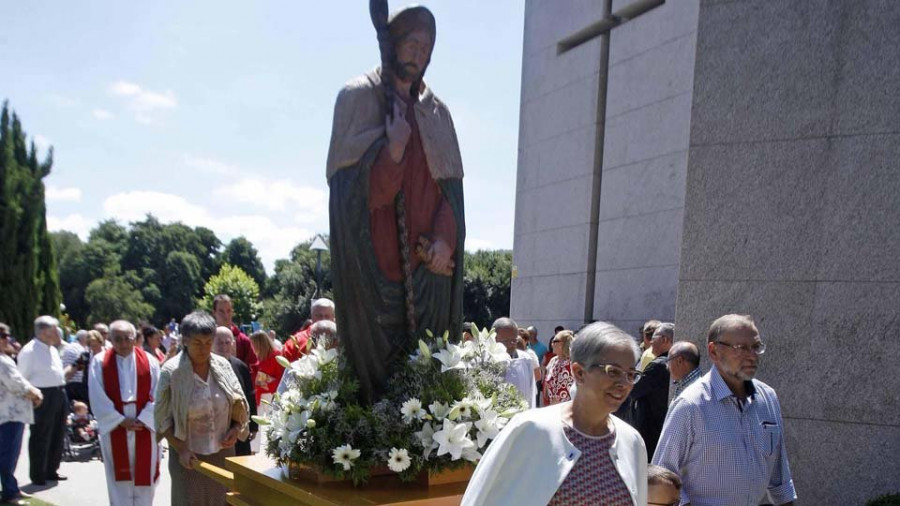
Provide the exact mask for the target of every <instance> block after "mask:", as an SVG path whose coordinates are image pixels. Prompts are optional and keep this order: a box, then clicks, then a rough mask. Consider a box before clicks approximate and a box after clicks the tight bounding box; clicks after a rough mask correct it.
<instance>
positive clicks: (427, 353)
mask: <svg viewBox="0 0 900 506" xmlns="http://www.w3.org/2000/svg"><path fill="white" fill-rule="evenodd" d="M419 353H420V354H421V356H423V357H425V358H431V350H430V349H428V345H427V344H425V341H423V340H421V339H419Z"/></svg>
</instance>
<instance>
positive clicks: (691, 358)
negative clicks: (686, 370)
mask: <svg viewBox="0 0 900 506" xmlns="http://www.w3.org/2000/svg"><path fill="white" fill-rule="evenodd" d="M675 357H684V359H685V360H687V361H688V363H689V364H691V365H692V366H694V367H699V366H700V352H699V351H698V350H697V346H696V345H695V344H694V343H692V342H689V341H678V342H677V343H675V344H674V345H672V349H670V350H669V360H672V359H674V358H675Z"/></svg>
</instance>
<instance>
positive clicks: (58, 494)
mask: <svg viewBox="0 0 900 506" xmlns="http://www.w3.org/2000/svg"><path fill="white" fill-rule="evenodd" d="M28 438H29V431H28V426H27V425H26V426H25V436H24V438H23V442H22V452H21V454H20V455H19V463H18V467H16V479H18V480H19V488H21V489H22V490H23V491H25V492H27V493H29V494H33V495H34V496H35V497H37V498H38V499H41V500H43V501H46V502H49V503H51V504H54V505H57V506H101V505H104V504H109V497H108V495H107V493H106V473H105V471H104V470H103V463H102V462H100V460H98V459H96V458H94V459H92V460H90V461H85V462H65V461H64V462H63V463H62V465H61V466H60V467H59V473H60V474H62V475H64V476H68V477H69V479H68V480H66V481H61V482H59V483H54V482H47V485H45V486H43V487H38V486H36V485H32V484H31V480H30V479H29V478H28ZM254 446H255V445H254ZM254 449H255V448H254ZM168 466H169V459H168V452H166V453H165V454H164V456H163V461H162V462H161V463H160V469H159V475H160V476H159V484H158V485H157V486H156V494H155V495H154V500H153V504H154V505H158V506H168V505H169V504H171V500H170V498H171V482H170V480H169V467H168Z"/></svg>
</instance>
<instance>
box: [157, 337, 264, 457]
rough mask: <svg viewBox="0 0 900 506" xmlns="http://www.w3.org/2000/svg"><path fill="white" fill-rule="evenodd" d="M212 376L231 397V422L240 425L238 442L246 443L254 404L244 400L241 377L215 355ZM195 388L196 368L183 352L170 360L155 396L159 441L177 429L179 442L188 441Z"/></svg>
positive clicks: (210, 372)
mask: <svg viewBox="0 0 900 506" xmlns="http://www.w3.org/2000/svg"><path fill="white" fill-rule="evenodd" d="M209 374H210V376H211V378H212V379H213V381H215V382H216V384H217V385H218V386H219V388H221V389H222V391H223V392H225V395H227V396H229V397H231V401H232V402H231V420H232V421H234V422H237V423H239V424H240V426H241V431H240V433H239V434H238V439H240V440H241V441H245V440H246V439H247V437H248V436H249V435H250V405H249V404H247V399H245V398H244V392H243V390H242V389H241V384H240V382H239V381H238V379H237V376H235V375H234V370H233V369H232V368H231V363H230V362H228V360H227V359H224V358H222V357H220V356H218V355H211V356H210V358H209ZM193 388H194V369H193V367H191V360H190V358H188V356H187V352H184V351H182V352H181V353H179V354H178V355H176V356H174V357H172V358H171V359H169V360H167V361H166V363H165V364H163V366H162V370H161V371H160V372H159V382H158V383H157V385H156V393H155V396H154V400H155V402H156V406H155V409H154V411H153V415H154V418H155V420H156V437H157V439H162V435H163V433H165V432H166V431H168V430H169V429H171V428H173V427H174V429H173V433H174V434H175V437H176V438H177V439H180V440H182V441H184V440H186V439H187V437H188V411H189V409H190V403H191V392H192V391H193ZM255 401H256V399H254V402H255Z"/></svg>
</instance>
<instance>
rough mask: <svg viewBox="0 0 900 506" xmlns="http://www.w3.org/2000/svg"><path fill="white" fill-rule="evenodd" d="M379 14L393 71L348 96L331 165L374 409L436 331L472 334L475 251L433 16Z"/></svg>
mask: <svg viewBox="0 0 900 506" xmlns="http://www.w3.org/2000/svg"><path fill="white" fill-rule="evenodd" d="M371 12H372V19H373V22H374V24H375V27H376V30H377V32H378V38H379V42H380V49H381V53H382V64H381V66H380V67H378V68H376V69H375V70H374V71H372V72H369V73H367V74H365V75H362V76H360V77H357V78H355V79H353V80H351V81H349V82H348V83H347V84H346V85H345V86H344V88H343V89H342V90H341V91H340V93H339V94H338V97H337V103H336V104H335V110H334V124H333V127H332V133H331V145H330V147H329V150H328V165H327V178H328V185H329V187H330V190H331V196H330V202H329V211H330V219H331V263H332V265H331V268H332V276H333V282H334V298H335V306H336V313H337V314H336V316H337V328H338V332H339V334H340V336H341V337H340V338H341V342H342V344H343V346H344V350H345V353H346V355H347V358H348V360H349V363H350V364H351V365H352V367H353V368H354V370H355V371H356V373H357V376H358V378H359V384H360V394H361V399H362V400H364V401H366V402H372V401H373V400H376V399H377V398H378V396H379V394H380V393H381V392H382V391H383V389H384V386H385V382H386V381H387V379H388V377H389V376H390V373H391V372H392V368H393V365H394V364H396V363H397V361H398V360H406V359H407V355H408V354H409V353H410V352H411V351H412V350H413V349H415V347H416V343H417V341H418V339H419V336H422V335H423V334H424V333H425V331H426V329H428V330H430V331H431V332H433V333H434V334H435V335H441V334H443V333H444V332H445V331H449V333H450V335H451V336H453V337H454V338H457V337H458V336H459V335H460V334H461V332H462V292H463V248H464V241H465V220H464V217H463V184H462V177H463V170H462V159H461V157H460V153H459V143H458V141H457V137H456V131H455V130H454V128H453V120H452V119H451V118H450V111H449V110H448V109H447V106H446V105H445V104H444V103H443V102H441V101H440V100H439V99H438V98H437V97H436V96H435V95H434V92H433V91H432V90H431V88H430V87H429V86H427V85H426V84H425V82H424V81H423V76H424V75H425V70H426V69H427V68H428V64H429V62H430V61H431V54H432V50H433V48H434V42H435V35H436V24H435V19H434V15H433V14H432V13H431V11H429V10H428V9H427V8H425V7H421V6H415V7H408V8H405V9H402V10H400V11H398V12H396V13H394V14H392V15H391V16H390V17H389V18H388V16H387V3H386V2H385V1H383V0H382V1H377V0H372V1H371Z"/></svg>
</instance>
